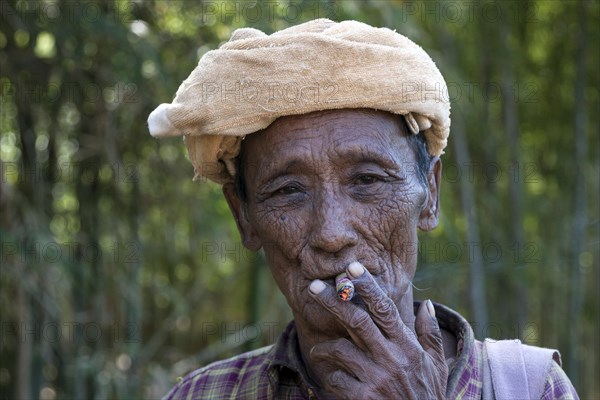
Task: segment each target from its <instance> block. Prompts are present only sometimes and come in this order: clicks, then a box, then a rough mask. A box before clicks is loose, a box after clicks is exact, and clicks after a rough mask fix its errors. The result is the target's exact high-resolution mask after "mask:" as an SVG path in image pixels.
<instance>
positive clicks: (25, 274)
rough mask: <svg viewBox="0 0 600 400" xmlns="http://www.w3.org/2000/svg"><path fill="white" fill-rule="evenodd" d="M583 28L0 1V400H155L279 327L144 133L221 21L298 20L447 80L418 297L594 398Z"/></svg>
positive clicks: (331, 9)
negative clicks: (437, 203)
mask: <svg viewBox="0 0 600 400" xmlns="http://www.w3.org/2000/svg"><path fill="white" fill-rule="evenodd" d="M598 16H599V4H598V3H597V2H587V1H584V2H555V1H531V2H519V1H498V2H490V1H482V2H424V3H419V2H400V1H398V2H395V1H394V2H392V1H376V0H373V1H338V2H335V1H310V0H305V1H291V0H290V1H278V2H267V1H258V2H246V1H231V0H223V1H203V2H200V1H198V2H192V1H160V0H157V1H135V2H129V1H91V0H90V1H80V2H68V1H50V0H43V1H42V0H40V1H22V0H19V1H15V0H9V1H5V2H2V6H1V14H0V21H1V24H0V27H1V28H0V51H1V53H2V56H1V57H0V96H1V97H0V101H1V110H0V131H1V136H0V145H1V148H0V160H1V162H2V180H1V182H0V185H1V186H0V189H1V190H0V193H1V197H0V206H1V209H2V213H1V214H0V220H1V228H0V229H1V230H0V234H1V252H2V254H1V255H0V257H1V263H2V267H1V268H2V269H1V273H2V279H1V283H0V288H1V291H0V315H1V321H0V323H1V326H0V349H1V352H2V356H1V364H0V397H1V398H15V397H20V398H37V397H40V398H48V399H50V398H91V397H97V398H123V399H125V398H157V397H160V396H161V395H163V394H164V393H165V392H166V390H168V388H169V387H170V386H172V384H173V382H174V380H175V378H176V377H177V376H180V375H182V374H184V373H185V372H187V371H189V370H191V369H192V368H197V367H198V366H200V365H204V364H206V363H208V362H211V361H213V360H216V359H220V358H223V357H225V356H228V355H232V354H236V353H239V352H240V351H242V350H246V349H249V348H254V347H258V346H262V345H266V344H269V343H271V342H272V341H273V340H274V338H275V336H276V334H277V333H278V332H279V331H281V330H282V329H283V327H284V325H285V323H286V322H287V321H288V320H289V319H290V318H291V316H290V312H289V310H288V309H287V305H286V303H285V300H284V299H283V297H282V296H281V294H280V293H279V292H278V290H277V288H276V287H275V285H274V283H273V282H272V279H271V277H270V274H269V271H268V268H267V267H266V264H265V262H264V260H263V259H262V256H261V255H257V254H253V253H250V252H248V251H246V250H244V249H243V247H242V246H241V244H240V241H239V237H238V234H237V231H236V228H235V224H234V222H233V219H232V218H231V217H230V215H229V212H228V209H227V205H226V203H225V201H224V199H223V197H222V195H221V192H220V188H219V187H218V186H217V185H214V184H212V183H207V182H199V183H198V182H192V181H191V176H192V167H191V165H190V163H189V160H188V158H187V154H186V153H185V148H184V146H183V144H182V143H181V141H180V140H177V139H170V140H162V141H159V140H155V139H153V138H151V137H150V136H149V134H148V132H147V127H146V123H145V121H146V118H147V116H148V114H149V113H150V112H151V111H152V110H153V109H154V107H156V106H157V105H158V104H159V103H161V102H169V101H170V100H171V99H172V97H173V95H174V93H175V92H176V90H177V87H178V86H179V84H180V83H181V81H182V80H183V79H185V78H186V77H187V75H188V74H189V73H190V71H191V70H192V69H193V68H194V67H195V65H196V64H197V62H198V60H199V57H201V56H202V55H203V54H204V53H206V52H207V51H209V50H211V49H214V48H217V47H218V46H219V45H220V44H221V43H222V42H224V41H225V40H227V39H228V37H229V36H230V34H231V33H232V32H233V30H235V29H236V28H239V27H244V26H252V27H256V28H258V29H261V30H264V31H266V32H267V33H271V32H273V31H275V30H279V29H282V28H285V27H287V26H289V25H294V24H297V23H300V22H303V21H307V20H310V19H313V18H315V17H329V18H331V19H334V20H343V19H356V20H359V21H364V22H367V23H370V24H372V25H377V26H387V27H389V28H391V29H396V30H397V31H398V32H400V33H403V34H405V35H407V36H408V37H410V38H411V39H413V40H414V41H415V42H417V43H419V44H420V45H422V46H423V47H424V48H425V49H426V50H427V51H428V52H429V53H430V54H431V56H432V58H433V59H434V60H435V61H436V63H437V65H438V66H439V68H440V70H441V71H442V73H443V74H444V76H445V77H446V80H447V82H448V85H449V87H450V93H449V95H450V96H451V99H452V101H453V106H452V107H453V108H452V116H453V128H454V130H453V133H452V134H451V137H450V141H451V143H450V145H449V147H448V149H447V152H446V155H444V157H443V160H444V165H445V168H444V172H443V183H442V215H441V221H440V227H439V228H438V229H437V230H436V231H433V232H431V233H429V234H426V235H422V237H421V248H420V251H421V254H420V268H419V271H418V273H417V277H416V279H415V282H414V284H415V286H416V287H417V288H418V290H417V291H416V297H417V298H431V299H433V300H434V301H438V302H441V303H445V304H447V305H449V306H451V307H453V308H455V309H456V310H458V311H459V312H461V313H463V314H464V315H465V316H467V317H469V318H471V320H472V321H473V322H474V327H475V331H476V335H477V336H478V337H479V338H482V337H483V336H492V337H520V338H521V339H522V340H524V341H527V342H529V343H531V344H537V345H543V346H547V347H559V348H560V349H561V351H562V354H563V358H564V360H565V368H566V370H567V373H569V374H570V376H571V377H572V379H573V381H574V383H575V385H576V387H577V389H578V390H579V392H580V395H581V397H583V398H587V397H598V396H600V388H599V387H598V382H597V379H596V376H595V375H594V373H595V372H597V369H598V353H597V346H595V344H596V343H597V341H598V326H597V323H598V319H597V315H598V312H599V304H598V294H597V293H598V289H599V288H598V273H599V271H598V270H599V268H598V266H599V248H598V243H599V232H598V227H599V224H598V221H599V217H600V216H599V215H598V214H599V211H598V193H599V189H600V188H599V187H598V186H599V183H598V174H599V168H598V160H599V154H598V148H599V147H598V131H599V129H598V128H599V127H598V122H599V121H598V113H597V112H595V111H597V110H598V105H599V93H598V87H600V85H599V83H600V82H598V80H599V76H598V73H597V71H598V70H600V68H599V61H600V60H599V55H598V51H597V48H598V44H599V42H600V38H599V30H598V26H600V24H599V18H598ZM577 88H583V89H581V91H580V92H578V91H577V90H578V89H577ZM581 121H583V122H581ZM461 135H462V140H463V141H464V145H465V149H466V152H464V151H462V152H461V150H460V148H459V147H458V145H456V146H455V144H454V143H455V142H453V140H457V141H458V142H456V143H461V142H460V140H461V139H460V138H461ZM463 150H464V149H463ZM469 198H470V199H471V200H472V202H473V206H472V207H469V206H468V204H469V203H468V199H469ZM473 237H476V238H477V240H476V242H472V241H471V240H470V239H469V238H473ZM477 255H479V258H480V259H481V263H478V261H477ZM478 265H479V267H481V269H482V271H483V272H484V276H485V278H484V279H483V280H481V282H479V283H477V282H474V281H473V278H472V277H473V275H472V274H473V271H476V268H477V266H478ZM476 284H481V285H484V286H481V287H484V289H485V291H484V292H483V294H478V295H477V294H474V293H473V292H472V289H471V288H473V287H474V285H476ZM486 304H487V305H486ZM476 315H480V316H484V317H485V318H486V321H487V323H485V324H479V323H478V321H476V320H474V319H475V316H476ZM588 347H591V348H594V349H595V352H593V351H588V350H587V348H588Z"/></svg>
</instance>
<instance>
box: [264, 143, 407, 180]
mask: <svg viewBox="0 0 600 400" xmlns="http://www.w3.org/2000/svg"><path fill="white" fill-rule="evenodd" d="M338 154H339V155H338V156H337V157H336V158H337V159H338V160H341V161H344V160H348V159H351V160H352V161H353V162H354V163H356V164H359V163H364V164H368V163H371V164H377V165H380V166H382V167H383V168H385V169H390V170H397V169H399V167H400V165H399V164H398V161H397V160H394V158H393V157H391V156H390V154H389V149H385V148H383V147H380V146H369V147H366V148H365V147H364V146H351V147H347V148H345V149H341V150H339V151H338ZM334 162H335V161H334ZM267 164H268V165H269V166H271V165H273V167H272V168H270V167H269V166H267V167H266V168H264V169H263V170H264V171H265V172H264V175H263V173H259V175H258V178H259V182H258V183H259V185H260V186H264V185H268V184H269V182H272V181H274V180H275V179H278V178H280V177H282V176H285V175H291V174H294V173H296V172H297V171H306V170H307V169H308V168H307V167H308V166H309V165H310V164H309V163H307V157H303V156H301V155H299V154H298V155H293V156H291V157H290V158H289V159H287V160H285V161H284V162H283V163H282V164H281V165H280V166H279V165H275V163H267Z"/></svg>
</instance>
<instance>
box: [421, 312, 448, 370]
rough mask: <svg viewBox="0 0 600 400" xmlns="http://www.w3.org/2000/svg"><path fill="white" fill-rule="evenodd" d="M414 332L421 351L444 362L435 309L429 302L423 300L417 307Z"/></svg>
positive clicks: (440, 334)
mask: <svg viewBox="0 0 600 400" xmlns="http://www.w3.org/2000/svg"><path fill="white" fill-rule="evenodd" d="M415 331H416V332H417V339H418V340H419V343H420V344H421V347H423V350H425V351H426V352H427V353H429V354H430V355H431V356H432V357H433V358H434V359H435V360H437V361H441V362H445V359H444V348H443V346H442V332H441V331H440V327H439V325H438V322H437V319H436V318H435V309H434V308H433V303H432V302H431V300H425V301H423V302H422V303H421V305H420V306H419V309H418V311H417V318H416V320H415Z"/></svg>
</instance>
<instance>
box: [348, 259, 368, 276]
mask: <svg viewBox="0 0 600 400" xmlns="http://www.w3.org/2000/svg"><path fill="white" fill-rule="evenodd" d="M348 273H349V274H350V276H351V277H352V278H358V277H359V276H361V275H362V274H364V273H365V267H363V265H362V264H361V263H359V262H358V261H354V262H353V263H351V264H350V265H348Z"/></svg>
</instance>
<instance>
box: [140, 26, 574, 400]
mask: <svg viewBox="0 0 600 400" xmlns="http://www.w3.org/2000/svg"><path fill="white" fill-rule="evenodd" d="M148 121H149V128H150V132H151V133H152V135H154V136H159V137H164V136H174V135H184V138H185V142H186V145H187V147H188V150H189V154H190V158H191V160H192V162H193V164H194V167H195V172H196V178H200V177H207V178H209V179H212V180H214V181H216V182H218V183H220V184H222V185H223V193H224V195H225V197H226V199H227V202H228V204H229V207H230V208H231V211H232V214H233V216H234V218H235V220H236V222H237V226H238V228H239V231H240V234H241V237H242V241H243V243H244V245H245V246H246V247H247V248H249V249H253V250H259V249H263V250H264V253H265V256H266V259H267V262H268V264H269V267H270V269H271V272H272V275H273V277H274V279H275V281H276V283H277V285H278V286H279V288H280V289H281V291H282V292H283V294H284V295H285V297H286V299H287V301H288V304H289V305H290V307H291V309H292V311H293V315H294V321H292V322H291V323H290V324H289V325H288V326H287V328H286V329H285V330H284V332H283V333H282V334H281V335H280V337H279V339H278V340H277V342H276V343H275V344H274V345H273V346H269V347H267V348H263V349H259V350H256V351H253V352H249V353H246V354H242V355H239V356H236V357H233V358H231V359H228V360H224V361H220V362H216V363H214V364H211V365H209V366H206V367H204V368H201V369H199V370H197V371H194V372H192V373H191V374H189V375H188V376H187V377H185V378H184V379H183V380H182V381H181V382H179V383H178V384H177V385H176V386H175V387H174V388H173V389H172V390H171V391H170V392H169V394H168V395H167V398H172V399H179V398H181V399H183V398H186V399H188V398H211V399H220V398H277V399H278V398H285V399H296V398H298V399H300V398H378V399H379V398H392V399H399V398H409V399H440V398H465V399H466V398H468V399H479V398H486V399H487V398H490V399H492V398H511V399H512V398H536V399H538V398H543V399H550V398H554V397H557V398H576V397H577V395H576V393H575V390H574V389H573V387H572V385H571V383H570V382H569V380H568V378H567V377H566V375H565V374H564V372H563V371H562V369H561V368H560V365H559V363H560V359H559V355H558V352H556V351H553V350H548V349H540V348H534V347H530V346H525V345H522V344H520V343H519V342H518V341H506V342H491V341H486V343H481V342H478V341H475V339H474V337H473V332H472V329H471V327H470V326H469V324H468V323H467V322H466V321H465V320H464V318H463V317H461V316H460V315H459V314H457V313H456V312H454V311H452V310H451V309H449V308H447V307H444V306H442V305H438V304H433V303H432V302H431V301H430V300H427V301H424V302H421V303H415V302H413V293H412V284H411V282H412V279H413V276H414V274H415V269H416V266H417V252H416V251H415V249H416V248H417V241H418V239H417V228H420V229H421V230H424V231H428V230H431V229H433V228H435V227H436V225H437V223H438V214H439V205H440V202H439V198H440V174H441V168H442V164H441V161H440V158H439V156H440V155H441V154H442V153H443V149H444V147H445V146H446V140H447V137H448V133H449V128H450V106H449V102H448V98H447V93H446V84H445V82H444V79H443V78H442V76H441V74H440V72H439V71H438V69H437V68H436V66H435V64H434V63H433V61H432V60H431V58H430V57H429V56H428V55H427V54H426V53H425V52H424V51H423V50H422V49H421V48H420V47H419V46H417V45H416V44H414V43H413V42H411V41H410V40H408V39H407V38H405V37H404V36H402V35H400V34H398V33H395V32H393V31H391V30H389V29H384V28H382V29H377V28H373V27H370V26H368V25H365V24H362V23H359V22H355V21H345V22H341V23H335V22H332V21H329V20H315V21H311V22H308V23H305V24H301V25H298V26H294V27H291V28H288V29H285V30H283V31H280V32H276V33H274V34H272V35H270V36H268V35H266V34H264V33H263V32H260V31H258V30H255V29H251V28H245V29H239V30H237V31H235V32H234V33H233V35H232V37H231V39H230V41H229V42H228V43H226V44H224V45H223V46H222V47H221V48H220V49H218V50H215V51H211V52H209V53H207V54H206V55H205V56H204V57H203V58H202V59H201V60H200V63H199V65H198V67H197V68H196V69H195V70H194V71H193V72H192V74H191V75H190V77H189V78H188V79H187V80H186V81H185V82H183V84H182V85H181V87H180V88H179V90H178V92H177V95H176V97H175V99H174V101H173V103H172V104H163V105H161V106H159V107H158V108H157V109H156V110H155V111H154V112H153V113H152V114H151V116H150V117H149V120H148ZM342 273H345V274H346V275H345V279H346V280H345V282H346V283H345V284H346V285H347V286H346V288H347V289H348V292H346V293H345V295H344V296H343V297H344V299H345V300H348V301H344V299H341V298H340V297H339V296H338V293H337V291H336V288H335V286H336V278H338V277H339V276H340V274H342ZM352 291H354V296H353V297H351V296H352V294H353V293H352ZM347 296H348V297H347Z"/></svg>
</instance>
